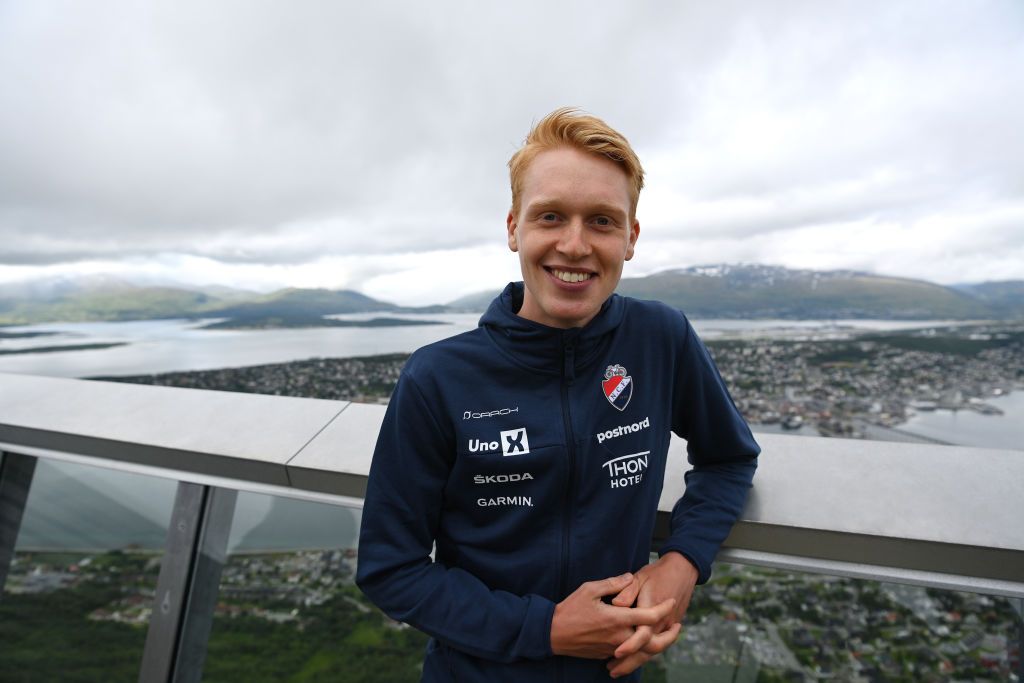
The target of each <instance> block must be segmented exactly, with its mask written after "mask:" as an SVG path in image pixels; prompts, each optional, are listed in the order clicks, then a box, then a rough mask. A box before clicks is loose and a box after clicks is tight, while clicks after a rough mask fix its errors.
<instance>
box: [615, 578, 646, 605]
mask: <svg viewBox="0 0 1024 683" xmlns="http://www.w3.org/2000/svg"><path fill="white" fill-rule="evenodd" d="M642 585H643V584H642V583H641V581H640V580H639V579H635V580H633V581H630V582H629V585H627V586H626V587H625V588H623V589H622V590H621V591H619V594H618V595H616V596H615V597H614V598H613V599H612V604H613V605H615V606H617V607H632V606H633V603H634V602H636V597H637V595H639V594H640V587H641V586H642Z"/></svg>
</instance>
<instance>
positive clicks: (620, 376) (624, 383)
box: [601, 365, 633, 410]
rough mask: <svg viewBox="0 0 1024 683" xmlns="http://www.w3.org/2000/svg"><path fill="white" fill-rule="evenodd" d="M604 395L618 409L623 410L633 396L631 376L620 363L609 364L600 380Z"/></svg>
mask: <svg viewBox="0 0 1024 683" xmlns="http://www.w3.org/2000/svg"><path fill="white" fill-rule="evenodd" d="M601 388H602V389H603V390H604V397H605V398H606V399H608V402H609V403H611V404H612V406H613V407H615V408H617V409H618V410H625V409H626V406H628V405H629V399H630V398H632V396H633V378H632V377H631V376H630V375H629V373H627V372H626V368H624V367H622V366H621V365H609V366H608V367H607V368H605V370H604V380H603V381H602V382H601Z"/></svg>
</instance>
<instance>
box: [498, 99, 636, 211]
mask: <svg viewBox="0 0 1024 683" xmlns="http://www.w3.org/2000/svg"><path fill="white" fill-rule="evenodd" d="M557 147H572V148H574V149H578V150H580V151H582V152H588V153H590V154H597V155H600V156H603V157H605V158H606V159H610V160H611V161H613V162H615V163H616V164H617V165H618V166H619V168H621V169H622V170H623V171H624V172H625V174H626V177H627V178H628V179H629V199H630V204H631V206H630V214H631V216H630V217H631V218H632V217H633V216H635V215H636V205H637V202H638V201H640V190H642V189H643V186H644V169H643V167H642V166H641V165H640V159H639V158H638V157H637V155H636V152H634V151H633V148H632V147H630V146H629V141H628V140H626V138H625V136H623V135H622V133H620V132H618V131H617V130H615V129H614V128H612V127H611V126H609V125H608V124H607V123H605V122H604V121H602V120H601V119H599V118H597V117H596V116H591V115H590V114H586V113H584V112H582V111H580V110H579V109H577V108H576V107H560V108H558V109H556V110H554V111H553V112H551V113H550V114H548V115H547V116H545V117H544V118H542V119H541V120H540V121H538V122H537V123H536V124H535V125H534V126H533V128H532V129H531V130H530V132H529V134H528V135H527V136H526V140H525V141H524V143H523V146H522V147H521V148H519V151H517V152H516V153H515V154H513V155H512V158H511V159H509V160H508V171H509V180H510V182H511V185H512V213H514V214H515V213H519V198H520V196H522V193H523V176H524V175H525V174H526V169H527V167H529V165H530V162H532V161H533V159H534V157H536V156H537V155H538V154H539V153H540V152H543V151H545V150H549V149H555V148H557Z"/></svg>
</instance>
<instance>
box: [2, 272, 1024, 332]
mask: <svg viewBox="0 0 1024 683" xmlns="http://www.w3.org/2000/svg"><path fill="white" fill-rule="evenodd" d="M617 291H618V292H619V293H620V294H624V295H629V296H634V297H638V298H643V299H655V300H659V301H663V302H665V303H666V304H669V305H670V306H673V307H676V308H680V309H682V310H684V311H686V312H687V314H688V315H690V316H693V317H702V318H709V317H715V318H789V319H799V318H824V319H830V318H831V319H838V318H888V319H911V320H914V319H918V320H923V319H956V320H961V319H962V320H968V319H1001V320H1005V319H1024V280H1010V281H1000V282H984V283H974V284H958V285H953V286H944V285H939V284H935V283H932V282H927V281H924V280H914V279H909V278H899V277H888V276H884V275H874V274H870V273H863V272H856V271H848V270H832V271H816V270H794V269H789V268H782V267H778V266H764V265H746V264H739V265H735V264H720V265H710V266H696V267H689V268H676V269H671V270H665V271H661V272H658V273H654V274H652V275H648V276H646V277H636V278H623V279H622V280H621V281H620V283H619V287H618V289H617ZM496 294H497V291H496V290H492V291H485V292H479V293H476V294H471V295H468V296H465V297H461V298H459V299H457V300H455V301H452V302H449V303H447V304H438V305H434V306H421V307H408V306H399V305H397V304H393V303H390V302H387V301H381V300H379V299H373V298H371V297H368V296H366V295H364V294H361V293H359V292H356V291H352V290H329V289H297V288H288V289H281V290H278V291H275V292H271V293H269V294H259V293H256V292H249V291H245V290H236V289H231V288H227V287H199V288H191V287H185V286H145V285H139V284H133V283H130V282H125V281H122V280H117V279H114V278H109V277H98V278H97V277H93V278H86V279H77V280H75V279H68V278H63V279H60V280H57V281H53V280H50V281H33V282H25V283H18V284H14V285H11V284H7V285H0V325H2V324H8V325H17V324H33V323H42V322H82V321H101V320H105V321H125V320H150V319H157V318H193V319H199V318H227V319H230V320H233V321H237V322H240V323H244V322H245V321H246V320H262V319H270V318H273V319H275V320H280V321H282V324H284V325H287V324H288V323H289V321H293V322H296V323H301V322H302V321H307V320H309V319H316V318H318V317H322V316H325V315H333V314H344V313H369V312H389V313H426V314H431V313H444V312H479V311H482V310H484V309H485V308H486V306H487V304H488V303H489V302H490V301H491V300H492V299H493V298H494V296H495V295H496Z"/></svg>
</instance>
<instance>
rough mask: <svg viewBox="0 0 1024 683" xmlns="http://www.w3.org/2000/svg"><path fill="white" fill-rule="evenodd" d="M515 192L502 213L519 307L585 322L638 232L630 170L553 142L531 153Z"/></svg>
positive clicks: (553, 319)
mask: <svg viewBox="0 0 1024 683" xmlns="http://www.w3.org/2000/svg"><path fill="white" fill-rule="evenodd" d="M519 199H520V201H519V211H518V214H513V213H511V212H510V213H509V215H508V219H507V225H508V246H509V248H510V249H512V251H516V252H519V264H520V266H521V268H522V270H523V282H524V283H525V286H526V291H525V293H524V296H523V306H522V308H521V309H520V310H519V315H520V316H522V317H524V318H527V319H529V320H533V321H535V322H539V323H542V324H544V325H548V326H550V327H559V328H569V327H582V326H583V325H586V324H587V323H588V322H590V320H591V318H593V317H594V316H595V315H597V312H598V311H599V310H601V304H603V303H604V302H605V299H607V298H608V297H609V296H611V293H612V292H613V291H615V287H616V285H618V284H619V278H620V277H621V276H622V264H623V262H625V261H628V260H629V259H631V258H633V245H634V244H636V240H637V237H639V235H640V223H638V222H637V221H636V219H634V218H632V217H631V215H630V213H631V212H630V201H629V178H628V177H627V176H626V173H625V172H624V171H623V170H622V169H621V168H619V166H618V165H616V164H615V163H614V162H613V161H611V160H609V159H605V158H604V157H600V156H597V155H594V154H588V153H586V152H581V151H579V150H576V149H573V148H571V147H559V148H556V149H551V150H546V151H543V152H541V153H539V154H538V155H537V156H536V157H534V159H533V161H532V162H531V163H530V165H529V166H528V167H527V168H526V171H525V173H524V175H523V184H522V193H521V195H520V198H519Z"/></svg>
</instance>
